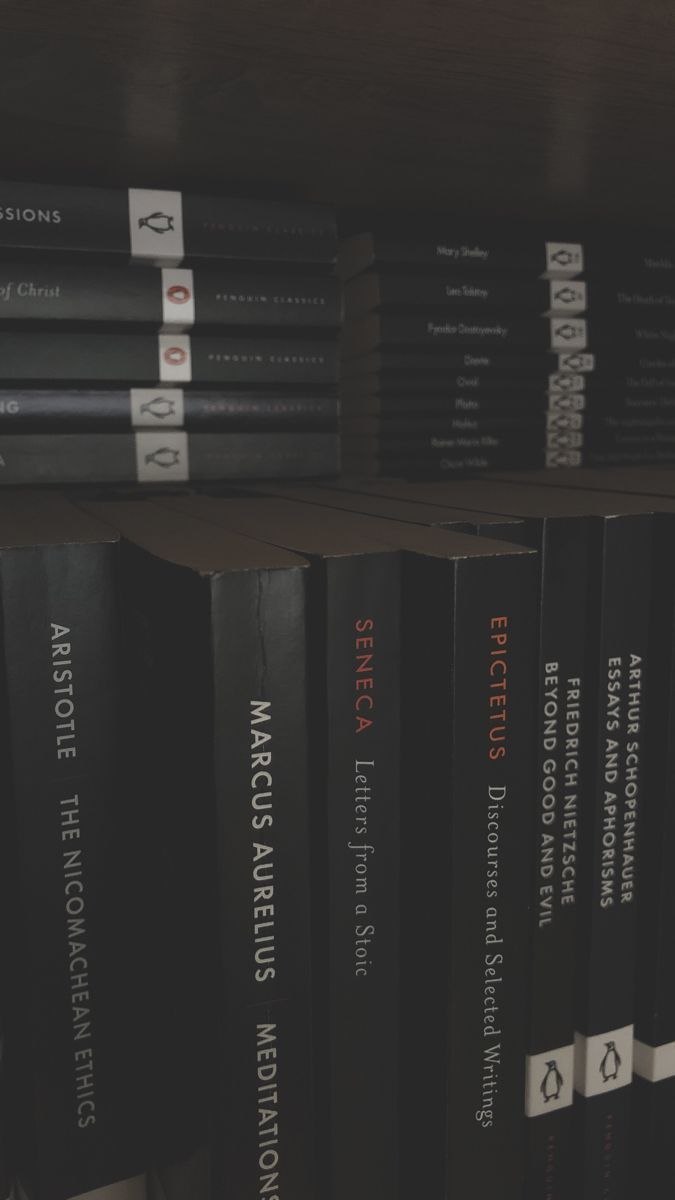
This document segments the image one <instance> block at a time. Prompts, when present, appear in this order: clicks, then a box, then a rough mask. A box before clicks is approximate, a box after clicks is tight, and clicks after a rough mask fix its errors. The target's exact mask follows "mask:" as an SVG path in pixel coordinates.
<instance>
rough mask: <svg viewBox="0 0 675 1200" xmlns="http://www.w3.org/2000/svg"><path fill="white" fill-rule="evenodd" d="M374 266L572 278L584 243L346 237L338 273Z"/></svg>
mask: <svg viewBox="0 0 675 1200" xmlns="http://www.w3.org/2000/svg"><path fill="white" fill-rule="evenodd" d="M372 267H380V268H386V269H388V270H391V269H392V268H401V267H405V268H407V269H414V270H419V271H420V272H421V271H425V272H429V271H433V270H438V271H440V272H441V273H445V274H450V273H451V272H456V273H457V274H458V275H466V276H469V277H471V276H474V275H475V276H478V277H482V278H483V279H499V278H500V277H501V276H503V275H505V276H513V277H515V278H525V279H527V278H529V279H537V278H544V277H550V278H570V277H574V276H577V275H580V274H581V273H582V272H583V270H584V248H583V246H582V245H580V244H579V243H578V242H560V241H547V240H546V239H545V238H543V237H532V236H525V237H523V238H521V237H519V236H518V235H517V234H515V235H514V234H511V236H509V235H508V234H504V233H502V235H501V236H499V235H498V234H497V235H495V234H493V235H492V236H489V235H488V236H487V237H486V236H485V232H483V233H482V234H479V235H478V237H477V238H475V237H473V235H469V236H468V237H467V238H466V240H464V241H457V239H456V237H455V236H454V234H451V235H450V236H449V237H448V236H447V232H446V235H445V236H444V235H443V234H441V235H440V236H439V237H437V238H434V237H433V236H432V237H429V236H427V237H426V238H423V237H422V238H421V237H419V235H418V234H417V233H416V231H413V233H412V236H408V237H406V236H401V235H399V236H398V237H396V236H394V237H392V236H391V235H387V234H380V233H361V234H355V235H354V236H353V237H349V238H345V239H344V241H343V242H342V243H341V244H340V249H339V253H338V272H339V274H340V275H341V276H342V278H343V279H351V278H353V276H355V275H358V274H359V273H360V272H361V271H367V270H369V269H371V268H372Z"/></svg>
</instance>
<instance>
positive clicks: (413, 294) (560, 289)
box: [345, 275, 586, 319]
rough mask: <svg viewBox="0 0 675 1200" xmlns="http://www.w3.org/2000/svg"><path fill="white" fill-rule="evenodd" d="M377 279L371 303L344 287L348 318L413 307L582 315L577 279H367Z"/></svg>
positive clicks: (582, 292)
mask: <svg viewBox="0 0 675 1200" xmlns="http://www.w3.org/2000/svg"><path fill="white" fill-rule="evenodd" d="M364 278H365V279H367V280H370V279H371V278H374V280H375V281H376V288H377V295H376V296H373V297H372V301H374V302H372V303H369V302H368V299H367V298H366V297H365V296H362V295H361V294H360V293H361V291H362V284H361V281H360V280H356V281H355V282H354V283H353V284H351V285H347V288H346V293H345V301H346V316H347V319H349V317H350V315H351V314H352V312H355V313H356V312H363V311H367V310H368V309H378V310H385V311H396V310H397V309H398V310H401V309H403V310H408V311H410V310H414V309H416V308H426V309H436V308H437V309H447V310H459V311H461V312H463V313H471V312H474V311H476V312H488V313H489V312H518V313H521V312H522V313H523V314H526V315H528V316H565V315H566V314H568V313H569V314H571V315H572V316H579V314H581V313H583V312H585V311H586V284H585V283H582V282H581V281H579V280H551V281H549V282H548V283H546V282H543V281H541V282H532V283H522V282H519V281H512V280H510V281H506V280H501V281H500V280H485V281H484V280H482V279H481V280H469V279H462V278H461V277H460V278H453V277H442V276H439V277H434V276H426V277H425V276H419V275H408V276H405V275H403V276H399V275H376V276H375V277H372V276H365V277H364Z"/></svg>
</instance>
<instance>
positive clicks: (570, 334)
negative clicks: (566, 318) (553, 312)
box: [557, 325, 578, 342]
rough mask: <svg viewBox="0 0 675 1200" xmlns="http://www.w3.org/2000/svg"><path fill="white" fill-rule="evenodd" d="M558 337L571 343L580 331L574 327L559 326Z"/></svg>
mask: <svg viewBox="0 0 675 1200" xmlns="http://www.w3.org/2000/svg"><path fill="white" fill-rule="evenodd" d="M557 332H558V337H561V338H564V339H565V341H566V342H571V341H572V340H573V338H575V337H576V336H577V334H578V330H577V329H576V327H575V326H574V325H559V326H558V330H557Z"/></svg>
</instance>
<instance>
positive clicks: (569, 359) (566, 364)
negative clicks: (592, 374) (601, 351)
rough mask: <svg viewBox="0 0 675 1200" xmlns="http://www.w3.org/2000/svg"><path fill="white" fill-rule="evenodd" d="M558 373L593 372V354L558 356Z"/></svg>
mask: <svg viewBox="0 0 675 1200" xmlns="http://www.w3.org/2000/svg"><path fill="white" fill-rule="evenodd" d="M558 370H559V371H594V370H595V355H594V354H559V355H558Z"/></svg>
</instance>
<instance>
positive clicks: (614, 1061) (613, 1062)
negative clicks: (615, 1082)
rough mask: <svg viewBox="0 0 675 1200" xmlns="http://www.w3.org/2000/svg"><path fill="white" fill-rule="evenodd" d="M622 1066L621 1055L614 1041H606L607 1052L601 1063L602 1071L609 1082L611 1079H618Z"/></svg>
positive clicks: (603, 1076) (605, 1079)
mask: <svg viewBox="0 0 675 1200" xmlns="http://www.w3.org/2000/svg"><path fill="white" fill-rule="evenodd" d="M620 1067H621V1055H620V1054H619V1051H618V1050H617V1048H616V1045H615V1044H614V1042H605V1053H604V1055H603V1059H602V1062H601V1063H600V1073H601V1075H602V1078H603V1080H604V1081H605V1083H607V1082H608V1081H609V1080H610V1079H618V1077H619V1068H620Z"/></svg>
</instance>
